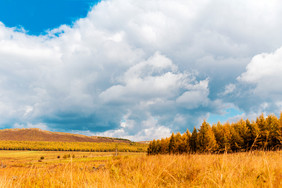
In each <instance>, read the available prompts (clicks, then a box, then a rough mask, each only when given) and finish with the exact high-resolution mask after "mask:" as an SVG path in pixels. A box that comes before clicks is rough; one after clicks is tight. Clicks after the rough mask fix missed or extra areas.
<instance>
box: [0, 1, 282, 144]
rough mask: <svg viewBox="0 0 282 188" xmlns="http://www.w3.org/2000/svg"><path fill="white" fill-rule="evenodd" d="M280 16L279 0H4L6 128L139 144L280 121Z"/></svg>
mask: <svg viewBox="0 0 282 188" xmlns="http://www.w3.org/2000/svg"><path fill="white" fill-rule="evenodd" d="M39 2H40V3H39ZM281 17H282V1H279V0H271V1H264V0H236V1H235V0H234V1H228V2H227V1H225V0H198V1H192V0H174V1H171V0H150V1H143V0H102V1H91V0H61V1H53V0H49V1H45V0H42V1H35V0H27V1H20V0H3V1H1V2H0V117H1V118H0V128H1V129H4V128H31V127H37V128H42V129H45V130H51V131H64V132H71V133H79V134H86V135H102V136H112V137H123V138H128V139H131V140H134V141H139V140H150V139H154V138H155V139H158V138H161V137H166V136H169V135H170V134H171V133H172V132H178V131H180V132H182V133H183V132H184V131H186V129H187V128H188V129H189V130H190V131H192V130H193V127H194V126H195V127H196V128H199V127H200V125H201V123H202V122H203V120H207V121H208V122H209V123H210V124H213V123H217V122H218V121H221V122H226V121H229V122H234V121H237V120H239V119H241V118H243V119H246V118H249V119H252V120H254V119H255V118H256V117H257V116H258V115H260V114H261V113H264V114H265V115H267V114H272V113H274V114H276V115H279V114H280V112H281V110H282V84H281V83H282V74H281V72H282V35H281V33H282V24H281V19H280V18H281Z"/></svg>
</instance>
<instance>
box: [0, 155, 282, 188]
mask: <svg viewBox="0 0 282 188" xmlns="http://www.w3.org/2000/svg"><path fill="white" fill-rule="evenodd" d="M68 154H70V156H71V157H70V158H65V159H64V158H63V156H64V155H68ZM73 155H74V156H73ZM58 156H60V158H58ZM41 157H44V159H42V160H41V161H42V162H39V161H38V160H40V158H41ZM73 157H74V158H73ZM281 181H282V152H281V151H277V152H253V153H235V154H222V155H208V154H206V155H205V154H201V155H200V154H195V155H155V156H147V155H146V154H145V153H136V152H135V153H130V152H123V153H119V155H118V156H115V153H110V152H62V151H60V152H58V151H55V152H54V151H0V187H1V188H9V187H13V188H14V187H105V188H107V187H273V188H275V187H282V183H281Z"/></svg>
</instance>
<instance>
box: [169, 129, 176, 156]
mask: <svg viewBox="0 0 282 188" xmlns="http://www.w3.org/2000/svg"><path fill="white" fill-rule="evenodd" d="M175 142H176V141H175V135H174V133H172V134H171V136H170V140H169V145H168V151H169V154H174V153H175V152H176V143H175Z"/></svg>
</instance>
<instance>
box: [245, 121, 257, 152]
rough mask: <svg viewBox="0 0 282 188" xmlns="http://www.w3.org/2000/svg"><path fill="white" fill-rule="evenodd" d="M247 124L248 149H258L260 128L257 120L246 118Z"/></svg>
mask: <svg viewBox="0 0 282 188" xmlns="http://www.w3.org/2000/svg"><path fill="white" fill-rule="evenodd" d="M246 126H247V127H248V132H247V138H246V143H247V144H246V150H252V149H257V148H258V146H257V139H258V137H259V128H258V125H257V123H256V122H254V121H253V122H252V123H251V122H250V121H249V120H248V119H247V120H246Z"/></svg>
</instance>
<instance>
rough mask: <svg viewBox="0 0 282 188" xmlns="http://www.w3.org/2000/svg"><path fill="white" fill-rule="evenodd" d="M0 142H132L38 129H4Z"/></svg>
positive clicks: (0, 134) (0, 131) (0, 135)
mask: <svg viewBox="0 0 282 188" xmlns="http://www.w3.org/2000/svg"><path fill="white" fill-rule="evenodd" d="M0 141H50V142H124V143H130V142H131V141H130V140H127V139H121V138H111V137H100V136H85V135H80V134H71V133H63V132H51V131H45V130H41V129H38V128H23V129H2V130H0Z"/></svg>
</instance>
